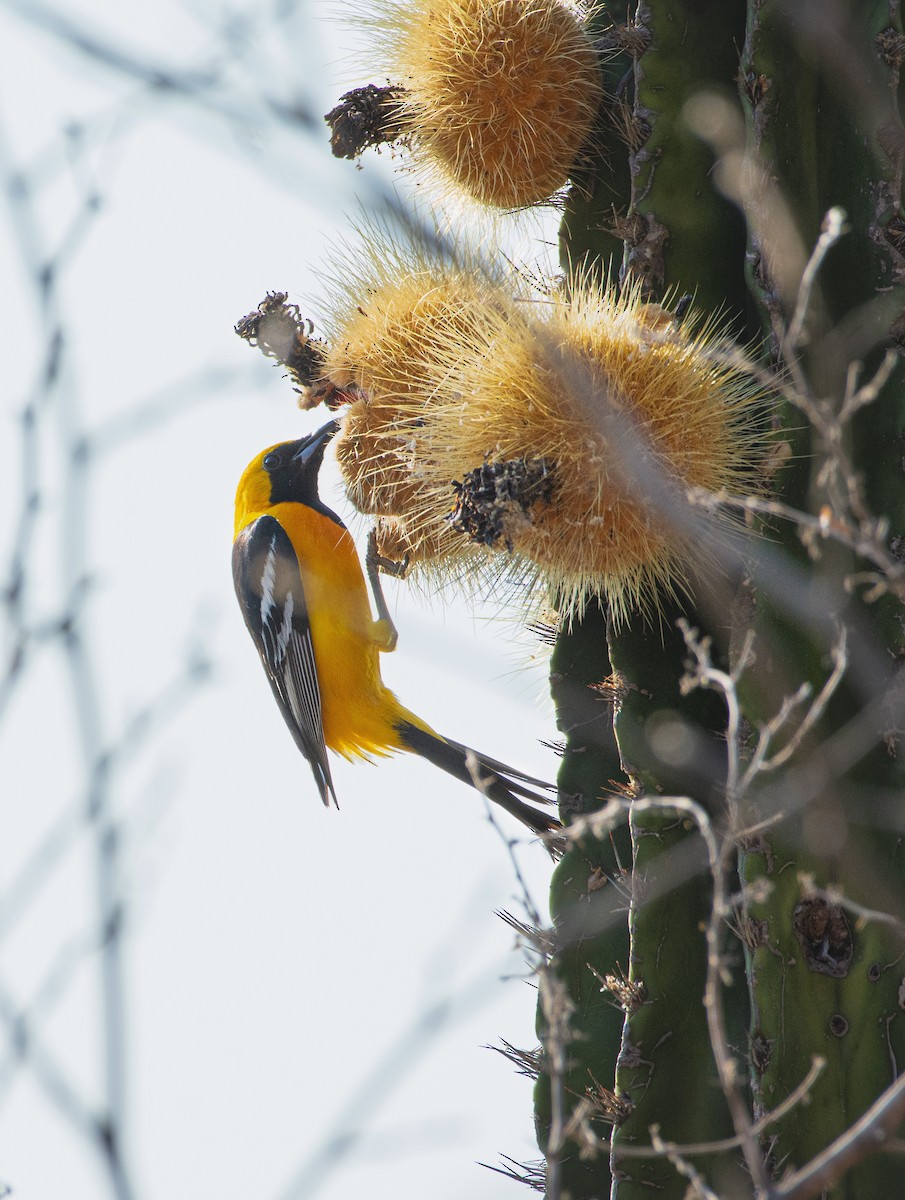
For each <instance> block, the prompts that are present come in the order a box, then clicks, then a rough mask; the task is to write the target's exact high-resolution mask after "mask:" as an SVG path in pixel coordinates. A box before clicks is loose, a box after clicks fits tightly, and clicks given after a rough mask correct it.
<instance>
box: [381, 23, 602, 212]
mask: <svg viewBox="0 0 905 1200" xmlns="http://www.w3.org/2000/svg"><path fill="white" fill-rule="evenodd" d="M359 11H360V15H362V16H364V14H363V13H361V10H359ZM582 18H583V13H582V11H581V9H580V8H578V7H577V6H575V5H572V4H569V3H568V2H566V0H377V4H376V7H375V8H372V11H371V12H370V13H369V14H368V15H367V17H366V18H365V20H366V23H367V24H368V25H369V26H370V27H371V29H372V31H373V32H374V35H375V36H374V45H373V48H372V51H371V54H370V57H372V58H373V61H374V63H375V65H376V66H378V68H379V70H380V72H381V73H382V74H384V73H385V74H386V75H388V76H389V77H390V78H391V79H392V80H393V82H394V83H396V84H400V85H402V89H403V90H402V92H401V94H400V97H399V99H398V100H397V101H396V104H395V109H394V113H393V125H394V128H397V129H398V130H399V131H400V132H401V134H402V136H403V137H404V138H405V139H407V141H408V142H409V144H410V146H411V148H412V150H413V152H414V154H415V156H416V157H417V159H418V160H419V162H421V163H422V164H423V165H424V166H425V167H426V169H427V171H428V173H429V174H431V175H433V176H434V177H435V178H436V180H437V181H438V182H439V184H440V186H441V188H442V190H443V191H444V192H445V193H446V194H447V196H449V195H450V194H453V195H455V194H460V193H462V192H464V193H465V194H466V195H467V196H468V197H470V198H471V199H473V200H477V201H478V202H479V203H481V204H483V205H488V206H491V207H494V208H504V209H515V208H521V207H524V206H526V205H531V204H536V203H539V202H541V201H543V200H546V199H548V198H549V197H550V196H551V195H552V194H553V193H555V192H556V191H558V190H559V189H560V188H562V187H563V185H564V184H565V183H566V181H567V179H568V177H569V173H570V171H571V170H572V168H573V167H574V165H575V163H576V160H577V159H578V157H579V154H580V152H581V150H582V147H583V146H584V144H585V143H586V141H587V139H588V137H589V135H590V133H591V130H592V127H593V124H594V121H595V118H596V115H597V111H598V108H599V107H600V103H601V99H602V96H603V89H602V82H601V72H600V63H599V57H598V53H597V51H596V49H595V48H594V45H593V43H592V41H591V38H590V37H589V35H588V33H587V30H586V28H585V22H584V20H583V19H582Z"/></svg>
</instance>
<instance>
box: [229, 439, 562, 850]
mask: <svg viewBox="0 0 905 1200" xmlns="http://www.w3.org/2000/svg"><path fill="white" fill-rule="evenodd" d="M338 428H339V426H338V424H337V422H336V421H330V422H328V424H326V425H324V426H323V428H322V429H320V430H318V431H317V432H316V433H314V434H312V435H311V436H310V437H303V438H300V439H299V440H298V441H294V442H283V443H281V444H279V445H276V446H271V447H270V448H269V449H267V450H263V451H262V452H261V453H260V454H258V455H257V457H255V458H253V459H252V461H251V462H250V463H249V465H248V466H247V467H246V469H245V472H244V473H243V475H242V478H241V480H240V481H239V488H238V491H237V493H236V525H235V540H234V542H233V580H234V582H235V587H236V595H237V596H238V599H239V604H240V606H241V609H242V614H243V616H244V617H245V623H246V625H247V626H248V630H249V632H250V633H251V636H252V638H253V640H254V643H255V645H256V646H257V649H258V653H259V654H260V656H261V662H262V663H263V665H264V670H265V671H266V672H267V678H268V679H269V680H270V686H271V688H272V689H273V694H274V696H276V700H277V703H278V704H279V706H280V711H281V712H282V714H283V717H284V718H285V720H286V724H287V725H288V726H289V729H290V731H291V733H292V736H293V737H294V738H295V742H296V745H297V746H298V748H299V749H300V750H301V752H302V754H304V756H305V758H306V759H307V760H308V762H309V764H310V765H311V770H312V771H313V772H314V778H315V780H316V782H317V786H318V790H319V792H320V794H321V799H322V800H323V801H324V803H325V804H329V802H330V800H331V799H332V800H333V802H334V803H336V792H335V789H334V786H333V779H332V777H331V775H330V761H329V759H328V758H327V747H328V746H329V748H330V749H331V750H333V751H335V752H336V753H337V754H341V755H343V756H344V757H345V758H349V759H352V758H370V757H371V756H372V755H378V756H383V755H388V754H393V753H395V752H396V751H397V750H408V751H410V752H411V753H413V754H420V755H421V756H422V757H423V758H426V759H427V760H428V761H429V762H432V763H433V764H434V765H435V766H437V767H441V768H442V769H443V770H444V771H448V772H449V774H450V775H454V776H455V777H456V778H457V779H460V780H461V781H462V782H463V783H467V784H470V785H471V786H473V787H477V786H480V790H481V791H482V792H483V793H484V794H485V795H486V796H488V797H489V798H490V799H491V800H493V801H495V802H496V803H497V804H499V805H500V806H501V807H502V808H504V809H506V811H507V812H509V813H511V814H512V815H513V816H514V817H517V818H518V819H519V820H520V821H522V822H524V824H525V825H527V826H528V827H529V828H530V829H532V830H534V831H535V832H536V833H545V832H548V831H550V830H554V829H558V828H559V822H558V821H557V820H556V818H555V817H553V816H550V815H549V814H548V813H546V812H543V811H540V810H538V809H536V808H534V807H533V806H532V805H531V804H528V803H526V800H531V801H534V802H535V803H542V804H543V803H549V800H548V798H547V797H546V796H545V795H543V791H545V790H549V785H547V784H545V783H543V782H542V781H540V780H537V779H533V778H532V777H531V776H529V775H524V774H522V773H521V772H520V771H516V770H513V769H512V768H511V767H507V766H506V765H505V764H504V763H500V762H497V761H496V760H495V759H492V758H487V757H486V756H485V755H483V754H477V753H476V752H473V751H470V750H469V749H468V747H467V746H462V745H460V744H459V743H458V742H453V741H450V740H449V739H448V738H444V737H441V736H440V734H438V733H435V732H434V730H433V729H431V727H430V726H429V725H427V724H426V723H425V722H424V721H422V720H421V718H420V717H417V716H415V714H414V713H413V712H410V711H409V709H407V708H405V707H404V706H403V705H402V704H400V702H399V701H398V700H397V699H396V697H395V695H394V694H393V693H392V692H391V691H390V690H389V688H387V687H385V686H384V684H383V681H382V679H381V677H380V661H379V654H380V652H381V651H389V650H392V649H394V647H395V644H396V631H395V629H394V628H393V624H392V621H391V620H390V617H389V613H388V610H387V608H386V604H385V602H384V600H383V594H382V591H381V589H380V585H379V580H378V576H377V571H378V564H377V559H376V553H375V552H374V551H373V539H372V542H371V552H370V553H369V556H368V575H369V578H370V582H371V586H372V589H373V592H374V598H375V603H376V605H377V610H378V619H377V620H374V618H373V616H372V613H371V605H370V600H369V597H368V589H367V585H366V582H365V576H364V572H363V571H362V568H361V563H360V561H359V558H358V552H357V550H356V548H355V543H354V541H353V539H352V536H351V534H350V533H349V531H348V529H347V528H346V527H345V525H344V524H343V523H342V521H341V520H340V519H339V517H338V516H337V515H336V513H334V512H331V510H330V509H329V508H327V506H326V505H325V504H324V503H323V502H322V501H321V499H320V496H319V494H318V487H317V483H318V472H319V471H320V466H321V462H322V461H323V456H324V448H325V447H326V444H327V442H328V441H329V440H330V438H331V437H332V436H333V434H334V433H336V431H337V429H338ZM471 755H473V758H470V756H471ZM470 762H471V765H472V766H473V767H474V768H475V771H476V774H477V775H478V777H479V779H480V785H478V784H477V783H475V779H474V776H473V774H472V770H471V769H470V766H469V763H470ZM537 789H541V790H540V791H538V790H537Z"/></svg>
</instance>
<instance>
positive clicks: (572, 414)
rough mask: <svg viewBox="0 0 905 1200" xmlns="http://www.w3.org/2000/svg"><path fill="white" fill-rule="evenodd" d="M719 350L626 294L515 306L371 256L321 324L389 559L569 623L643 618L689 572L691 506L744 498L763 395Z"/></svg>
mask: <svg viewBox="0 0 905 1200" xmlns="http://www.w3.org/2000/svg"><path fill="white" fill-rule="evenodd" d="M344 278H345V279H346V281H347V282H348V278H349V276H348V273H344ZM724 345H725V343H724V339H723V338H722V337H721V335H720V333H719V331H718V330H717V329H716V328H715V327H714V326H713V325H712V324H711V325H707V324H704V325H699V326H698V328H697V329H695V323H694V320H693V318H686V319H685V321H684V322H682V323H679V322H678V321H677V320H676V319H674V318H673V316H672V314H670V313H669V312H667V311H666V310H665V309H664V308H662V307H660V306H658V305H653V304H647V303H645V302H644V301H643V299H642V297H641V294H640V292H639V291H638V289H636V288H632V287H627V288H624V289H623V290H622V291H621V292H618V291H617V290H616V289H614V288H612V287H607V286H602V285H598V284H596V283H594V282H593V281H592V280H590V279H589V278H587V277H585V276H581V275H579V276H576V277H575V278H573V279H571V280H569V281H567V283H566V284H565V285H564V286H562V287H561V288H559V289H558V290H557V291H555V292H553V293H552V294H550V295H539V294H538V293H537V292H534V293H533V295H531V294H529V291H528V288H527V287H523V288H522V289H521V293H518V292H513V290H512V289H511V287H510V286H506V285H504V282H503V279H502V276H501V275H500V274H499V273H497V274H496V275H493V274H492V273H488V272H487V271H485V270H483V269H481V267H480V266H479V265H478V264H477V263H462V262H459V263H454V262H451V261H448V260H446V259H444V258H443V257H442V256H441V255H440V254H439V253H436V254H432V253H430V252H425V253H421V252H417V251H403V250H399V249H393V250H389V249H387V248H386V247H384V249H383V250H382V252H378V253H376V254H373V256H372V258H371V259H370V261H369V263H368V264H367V265H366V269H365V270H364V271H361V272H360V273H359V277H358V280H357V286H356V287H353V289H352V292H351V294H350V293H349V292H348V291H346V293H345V298H344V299H343V300H342V301H340V302H339V303H338V304H337V306H335V308H334V313H333V320H332V331H331V337H330V349H329V350H328V352H327V354H326V360H325V362H326V366H325V372H326V375H327V377H328V378H329V379H330V381H331V382H332V383H333V384H335V385H336V386H337V388H339V389H340V390H341V391H342V392H343V393H344V394H347V395H349V394H351V395H354V396H355V400H354V403H352V404H351V405H350V406H349V408H348V411H347V414H346V417H345V421H344V427H343V430H342V433H341V434H340V436H339V438H338V439H337V457H338V460H339V465H340V469H341V471H342V474H343V477H344V479H345V481H346V484H347V487H348V491H349V494H350V496H351V498H352V499H353V502H354V503H355V504H356V506H357V507H358V508H359V509H361V510H362V511H363V512H366V513H370V514H374V515H376V516H378V518H379V520H378V523H377V532H378V545H379V549H380V551H381V553H382V554H383V555H385V556H386V557H388V558H394V559H399V558H403V557H408V558H409V559H410V560H411V561H413V562H416V563H422V564H428V565H434V566H437V567H442V569H443V570H444V572H446V573H447V574H448V573H449V572H450V570H451V569H452V572H453V573H454V574H456V573H459V574H460V573H462V572H463V571H470V570H472V569H474V568H475V567H477V568H481V569H484V570H487V571H490V572H491V573H493V574H494V575H496V574H499V573H501V572H502V573H506V574H508V575H509V576H510V577H511V578H512V579H513V580H517V581H518V582H519V584H520V586H524V585H526V584H531V583H542V584H544V585H545V587H546V589H548V590H549V592H550V594H551V595H552V596H553V597H554V598H555V602H556V604H557V606H558V607H559V608H560V610H561V611H562V612H564V613H565V614H567V616H569V617H574V616H575V615H576V614H578V613H580V612H581V611H582V609H583V607H584V606H585V604H586V603H587V602H588V601H589V600H590V599H591V598H592V597H596V596H601V597H604V598H605V599H606V600H607V602H608V603H609V605H610V608H611V611H612V612H613V613H614V616H615V617H616V619H622V618H624V617H625V616H626V615H627V614H628V613H629V612H630V611H632V610H634V609H637V608H639V607H640V608H643V609H655V608H656V607H657V605H658V603H659V600H658V597H659V598H661V599H662V596H663V595H664V594H666V593H669V592H674V591H675V590H676V589H682V588H683V587H685V586H686V577H687V566H688V564H689V563H690V562H692V561H695V562H697V561H698V560H700V557H701V554H702V548H701V546H700V545H699V544H698V543H697V541H696V539H695V537H694V535H693V534H690V533H689V529H688V527H687V525H684V526H683V524H682V522H681V521H678V522H677V519H676V518H677V514H679V513H680V512H681V511H682V510H683V508H685V509H687V507H688V504H687V500H686V493H687V491H688V489H690V488H694V489H702V490H704V491H706V492H710V493H719V492H721V491H722V490H724V489H726V490H732V491H737V490H740V489H750V488H751V487H753V486H756V479H757V469H758V461H759V459H760V458H761V457H762V454H763V448H764V446H763V444H764V435H763V433H762V426H761V423H760V421H759V420H758V415H759V412H760V401H761V400H762V395H761V393H760V390H759V388H758V387H756V386H755V385H754V384H753V382H752V378H751V376H749V375H748V374H747V373H746V372H745V371H744V370H742V369H740V368H739V367H738V365H737V362H738V356H737V355H736V356H735V357H734V358H731V359H730V357H729V356H727V355H726V354H724V353H721V348H723V347H724ZM727 521H728V518H727Z"/></svg>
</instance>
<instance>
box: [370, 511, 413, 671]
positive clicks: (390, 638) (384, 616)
mask: <svg viewBox="0 0 905 1200" xmlns="http://www.w3.org/2000/svg"><path fill="white" fill-rule="evenodd" d="M365 567H366V568H367V572H368V583H369V584H370V585H371V592H372V594H373V596H374V606H375V608H376V609H377V616H378V620H376V621H375V622H374V630H373V634H374V641H375V643H376V645H377V648H378V649H379V650H384V651H390V650H395V649H396V641H397V638H398V636H399V635H398V634H397V632H396V626H395V625H394V624H393V618H392V617H391V616H390V610H389V608H388V607H387V602H386V597H385V596H384V594H383V587H382V585H381V583H380V572H381V571H386V573H387V574H388V575H395V576H396V577H397V578H398V579H401V578H402V577H403V576H404V575H405V572H406V570H407V568H408V555H406V556H405V558H403V560H402V562H393V560H392V559H390V558H384V557H383V556H382V555H381V554H380V553H379V552H378V550H377V530H376V529H372V530H371V532H370V533H369V534H368V550H367V554H366V555H365Z"/></svg>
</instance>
